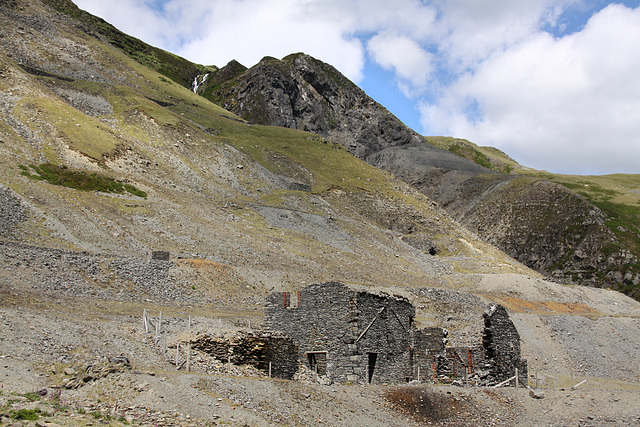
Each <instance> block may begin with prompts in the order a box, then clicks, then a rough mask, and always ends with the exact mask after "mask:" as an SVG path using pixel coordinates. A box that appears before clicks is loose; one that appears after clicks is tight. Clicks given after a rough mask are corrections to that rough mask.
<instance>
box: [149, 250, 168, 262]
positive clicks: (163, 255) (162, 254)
mask: <svg viewBox="0 0 640 427" xmlns="http://www.w3.org/2000/svg"><path fill="white" fill-rule="evenodd" d="M151 259H155V260H158V261H169V259H170V253H169V251H152V252H151Z"/></svg>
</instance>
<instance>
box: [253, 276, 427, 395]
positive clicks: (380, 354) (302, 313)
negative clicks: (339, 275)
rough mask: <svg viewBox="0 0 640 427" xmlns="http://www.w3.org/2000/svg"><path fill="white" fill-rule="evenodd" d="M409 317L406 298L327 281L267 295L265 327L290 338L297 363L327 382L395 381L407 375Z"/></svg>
mask: <svg viewBox="0 0 640 427" xmlns="http://www.w3.org/2000/svg"><path fill="white" fill-rule="evenodd" d="M414 316H415V309H414V307H413V306H412V305H411V303H410V302H409V301H408V300H407V299H406V298H403V297H398V296H391V295H387V294H380V295H375V294H371V293H368V292H358V291H355V290H353V289H351V288H349V287H348V286H346V285H344V284H342V283H339V282H327V283H318V284H313V285H309V286H307V287H306V288H304V289H302V290H300V291H298V292H295V293H288V292H278V293H274V294H271V295H269V296H268V298H267V306H266V310H265V326H266V328H267V329H268V330H273V331H279V332H282V333H284V334H286V335H287V336H289V337H291V338H292V339H293V340H294V341H295V342H296V345H297V346H298V349H299V358H300V361H301V363H303V364H305V365H306V366H307V367H308V368H310V369H312V370H315V371H316V372H317V373H318V374H319V375H326V376H327V377H329V378H330V379H331V380H332V381H336V382H340V383H346V382H352V383H358V382H374V383H381V382H393V383H397V382H403V381H407V380H409V379H411V377H412V366H413V365H412V359H413V353H412V350H411V347H412V346H411V339H412V334H411V330H412V324H413V318H414Z"/></svg>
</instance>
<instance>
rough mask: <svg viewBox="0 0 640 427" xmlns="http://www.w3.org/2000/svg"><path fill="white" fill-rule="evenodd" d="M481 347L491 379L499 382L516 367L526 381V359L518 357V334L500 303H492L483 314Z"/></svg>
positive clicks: (521, 377) (510, 374) (513, 372)
mask: <svg viewBox="0 0 640 427" xmlns="http://www.w3.org/2000/svg"><path fill="white" fill-rule="evenodd" d="M483 317H484V333H483V336H482V347H483V348H484V352H485V358H486V360H487V362H488V364H489V374H490V376H491V380H492V381H494V382H496V383H499V382H502V381H504V380H506V379H508V378H511V377H512V376H514V375H515V370H516V368H517V369H518V371H519V372H518V373H519V377H520V379H521V380H522V382H523V383H525V384H526V381H527V361H526V360H523V359H521V358H520V334H518V330H517V329H516V327H515V325H514V324H513V322H512V321H511V319H510V318H509V314H507V310H506V309H505V308H504V307H503V306H501V305H492V306H491V307H489V309H488V310H487V311H486V312H485V313H484V314H483Z"/></svg>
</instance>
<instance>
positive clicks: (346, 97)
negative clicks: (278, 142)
mask: <svg viewBox="0 0 640 427" xmlns="http://www.w3.org/2000/svg"><path fill="white" fill-rule="evenodd" d="M210 98H211V99H212V100H214V101H216V102H218V103H220V105H222V106H223V107H224V108H226V109H228V110H231V111H233V112H234V113H236V114H238V115H239V116H241V117H243V118H245V119H246V120H250V121H252V122H255V123H259V124H266V125H273V126H284V127H289V128H296V129H301V130H305V131H309V132H314V133H316V134H318V135H322V136H323V137H325V138H327V139H330V140H332V141H334V142H337V143H339V144H341V145H343V146H345V147H346V148H347V149H349V151H350V152H351V153H353V154H355V155H356V156H358V157H360V158H363V159H365V160H366V159H367V158H368V157H369V156H371V155H372V154H374V153H376V152H378V151H380V150H382V149H384V148H387V147H392V146H401V145H406V144H412V143H414V144H425V142H424V138H422V137H421V136H420V135H419V134H417V133H416V132H414V131H413V130H411V129H410V128H408V127H407V126H405V125H404V124H403V123H402V122H401V121H400V120H398V119H397V118H396V117H395V116H394V115H393V114H391V113H390V112H389V111H388V110H387V109H386V108H384V107H383V106H381V105H380V104H378V103H377V102H375V101H374V100H373V99H371V98H370V97H369V96H367V94H366V93H365V92H364V91H363V90H362V89H360V88H359V87H358V86H356V85H355V84H354V83H353V82H351V81H350V80H349V79H347V78H346V77H345V76H343V75H342V74H341V73H340V72H339V71H338V70H337V69H335V68H334V67H332V66H331V65H329V64H326V63H324V62H322V61H319V60H317V59H315V58H313V57H311V56H309V55H306V54H303V53H296V54H292V55H289V56H287V57H285V58H283V59H282V60H277V59H275V58H272V57H265V58H263V59H262V60H261V61H260V62H259V63H258V64H257V65H255V66H254V67H252V68H250V69H249V70H247V71H246V72H245V73H243V74H242V75H240V76H237V78H235V79H233V80H228V81H227V82H226V83H224V84H222V85H221V86H220V87H219V89H217V90H216V89H213V90H212V91H211V96H210ZM436 150H439V149H436ZM442 151H443V152H444V150H442ZM445 153H446V152H445ZM444 155H445V156H450V154H444ZM450 157H451V158H452V159H455V161H456V162H459V159H458V158H457V156H453V155H451V156H450ZM469 163H470V162H469Z"/></svg>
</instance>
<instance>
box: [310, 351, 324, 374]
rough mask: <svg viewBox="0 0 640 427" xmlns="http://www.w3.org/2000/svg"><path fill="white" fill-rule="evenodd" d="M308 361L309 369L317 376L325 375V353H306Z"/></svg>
mask: <svg viewBox="0 0 640 427" xmlns="http://www.w3.org/2000/svg"><path fill="white" fill-rule="evenodd" d="M307 358H308V359H309V369H311V370H312V371H313V372H315V373H316V374H318V375H327V352H326V351H318V352H313V353H307Z"/></svg>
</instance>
